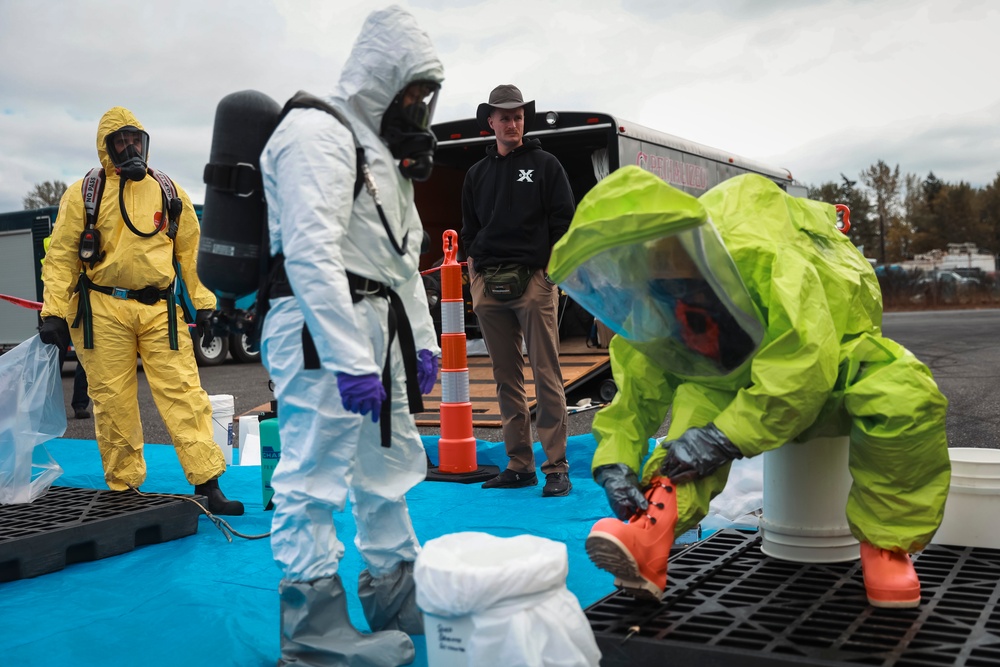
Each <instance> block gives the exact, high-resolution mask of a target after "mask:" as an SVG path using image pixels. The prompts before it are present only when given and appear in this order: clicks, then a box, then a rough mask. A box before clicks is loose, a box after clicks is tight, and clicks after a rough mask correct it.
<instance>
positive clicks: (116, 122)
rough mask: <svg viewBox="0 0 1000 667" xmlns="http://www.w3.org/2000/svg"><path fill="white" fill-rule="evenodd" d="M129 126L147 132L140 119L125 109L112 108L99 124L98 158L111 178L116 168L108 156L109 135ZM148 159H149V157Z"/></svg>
mask: <svg viewBox="0 0 1000 667" xmlns="http://www.w3.org/2000/svg"><path fill="white" fill-rule="evenodd" d="M127 125H131V126H132V127H135V128H136V129H139V130H142V131H143V132H145V131H146V130H145V128H144V127H143V126H142V123H140V122H139V119H138V118H136V117H135V115H133V114H132V112H131V111H129V110H128V109H126V108H125V107H112V108H110V109H108V110H107V111H106V112H105V113H104V115H103V116H101V121H100V122H99V123H98V124H97V157H98V158H99V159H100V161H101V166H103V167H104V169H105V171H106V172H107V173H108V175H109V176H110V175H111V174H113V173H114V172H115V166H114V165H113V164H112V163H111V156H110V155H108V144H107V140H108V135H109V134H111V133H113V132H117V131H118V130H120V129H122V128H123V127H125V126H127ZM146 159H147V160H148V159H149V156H148V155H147V156H146Z"/></svg>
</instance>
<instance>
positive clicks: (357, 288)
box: [258, 255, 424, 447]
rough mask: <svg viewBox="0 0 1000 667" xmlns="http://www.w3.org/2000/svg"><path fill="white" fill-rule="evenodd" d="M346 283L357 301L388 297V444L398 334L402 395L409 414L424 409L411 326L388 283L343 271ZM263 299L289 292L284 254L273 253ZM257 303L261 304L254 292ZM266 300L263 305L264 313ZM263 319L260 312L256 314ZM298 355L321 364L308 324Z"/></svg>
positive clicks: (313, 366) (383, 416) (386, 441)
mask: <svg viewBox="0 0 1000 667" xmlns="http://www.w3.org/2000/svg"><path fill="white" fill-rule="evenodd" d="M347 284H348V285H349V286H350V290H351V301H352V302H353V303H358V302H359V301H361V300H362V299H364V298H368V297H378V298H382V299H388V300H389V322H388V325H389V344H388V346H386V355H385V364H384V365H383V367H382V387H383V388H384V389H385V401H383V402H382V411H381V413H380V414H379V420H380V421H381V422H382V424H381V427H380V428H381V432H382V446H383V447H389V446H390V445H391V444H392V374H391V365H392V352H391V348H392V343H393V341H394V340H395V339H396V338H397V334H398V338H399V348H400V352H401V353H402V356H403V369H404V370H405V372H406V398H407V403H408V404H409V409H410V414H414V415H415V414H418V413H421V412H423V411H424V401H423V397H422V396H421V394H420V385H419V383H418V382H417V346H416V343H415V342H414V339H413V328H412V327H411V326H410V320H409V318H408V317H407V316H406V307H405V306H404V305H403V300H402V299H401V298H400V297H399V295H398V294H396V292H394V291H393V290H392V289H390V288H389V286H388V285H385V284H383V283H380V282H378V281H377V280H371V279H370V278H363V277H361V276H358V275H355V274H353V273H350V272H347ZM265 292H266V294H265V299H264V300H265V301H269V300H270V299H278V298H281V297H286V296H292V295H293V292H292V287H291V284H290V283H289V282H288V276H287V274H286V273H285V267H284V257H283V256H281V255H276V256H275V257H274V263H273V266H272V270H271V278H270V280H269V281H268V284H267V287H266V290H265ZM258 304H261V298H260V295H258ZM267 308H270V304H267V305H266V306H265V310H264V313H265V314H266V312H267V310H266V309H267ZM258 317H260V321H263V317H264V315H258ZM302 357H303V365H304V367H305V368H306V369H307V370H317V369H319V368H320V367H321V364H320V361H319V353H318V352H317V351H316V344H315V343H314V342H313V339H312V334H310V333H309V328H308V327H307V326H306V325H305V324H303V325H302Z"/></svg>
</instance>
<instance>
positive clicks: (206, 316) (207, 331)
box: [194, 310, 215, 347]
mask: <svg viewBox="0 0 1000 667" xmlns="http://www.w3.org/2000/svg"><path fill="white" fill-rule="evenodd" d="M214 315H215V311H214V310H199V311H198V312H197V313H195V316H194V329H195V331H196V332H197V333H198V337H199V338H201V346H202V347H208V346H209V345H211V344H212V341H213V340H215V332H214V331H212V319H213V316H214Z"/></svg>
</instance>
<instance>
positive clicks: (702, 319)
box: [549, 167, 764, 377]
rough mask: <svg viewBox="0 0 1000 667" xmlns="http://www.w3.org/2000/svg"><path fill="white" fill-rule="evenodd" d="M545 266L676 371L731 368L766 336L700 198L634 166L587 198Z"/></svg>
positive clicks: (720, 372) (707, 373) (688, 373)
mask: <svg viewBox="0 0 1000 667" xmlns="http://www.w3.org/2000/svg"><path fill="white" fill-rule="evenodd" d="M549 274H550V277H551V278H552V279H553V280H555V281H556V282H558V283H560V286H561V287H562V289H563V290H564V291H565V292H566V293H567V294H569V295H570V296H571V297H572V298H573V299H574V300H575V301H577V302H578V303H579V304H580V305H582V306H583V307H584V308H586V309H587V310H588V311H590V312H591V313H593V314H594V315H595V317H597V319H599V320H600V321H601V322H603V323H604V324H606V325H607V326H608V327H609V328H611V329H612V330H613V331H614V332H615V333H616V334H618V335H620V336H622V337H623V338H625V339H627V340H628V341H629V342H630V344H632V345H633V346H635V347H636V348H637V349H640V350H641V351H642V352H643V353H644V354H646V355H647V356H649V357H651V358H652V359H654V360H655V361H656V362H657V363H659V364H660V365H661V366H662V367H664V368H666V369H669V370H670V371H671V372H672V373H674V374H676V375H679V376H684V377H712V376H725V375H729V374H730V373H733V372H734V371H736V370H737V369H739V368H741V367H743V366H745V364H746V363H747V362H748V361H749V359H750V358H751V357H752V355H753V353H754V352H755V351H756V349H757V348H758V346H759V344H760V342H761V340H762V339H763V336H764V326H763V324H762V323H761V321H760V318H759V316H758V314H757V311H756V309H755V307H754V305H753V302H752V301H751V299H750V295H749V293H748V292H747V289H746V287H745V286H744V285H743V281H742V279H741V278H740V274H739V272H738V271H737V268H736V265H735V263H734V262H733V260H732V258H731V257H730V256H729V253H728V251H727V250H726V247H725V245H724V244H723V243H722V239H721V238H720V237H719V234H718V232H717V231H716V229H715V227H714V225H713V224H712V222H711V220H710V218H709V215H708V213H707V212H706V210H705V208H704V206H702V204H701V203H700V202H699V201H698V200H697V199H695V198H694V197H691V196H690V195H687V194H684V193H683V192H681V191H680V190H676V189H674V188H672V187H670V186H669V185H667V184H666V183H664V182H663V181H662V180H661V179H659V178H657V177H656V176H654V175H653V174H650V173H648V172H646V171H644V170H642V169H639V168H638V167H625V168H623V169H619V170H617V171H616V172H614V173H613V174H611V175H610V176H608V177H607V178H605V179H604V180H602V181H601V182H600V183H599V184H598V185H597V187H595V188H594V189H593V190H592V191H591V192H590V193H589V194H588V195H587V196H586V197H584V199H583V201H581V202H580V206H579V207H578V209H577V211H576V216H575V217H574V220H573V224H572V226H571V227H570V230H569V232H567V234H566V235H565V236H563V238H562V239H561V240H560V241H559V243H557V244H556V246H555V247H554V249H553V252H552V258H551V261H550V264H549Z"/></svg>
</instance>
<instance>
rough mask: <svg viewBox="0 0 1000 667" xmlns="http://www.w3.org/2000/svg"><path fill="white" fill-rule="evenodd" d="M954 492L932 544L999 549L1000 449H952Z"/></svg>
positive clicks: (951, 489) (951, 494) (946, 504)
mask: <svg viewBox="0 0 1000 667" xmlns="http://www.w3.org/2000/svg"><path fill="white" fill-rule="evenodd" d="M948 454H949V456H950V457H951V488H950V489H949V490H948V502H947V503H945V506H944V519H943V520H942V521H941V527H940V528H939V529H938V531H937V533H936V534H935V535H934V539H932V540H931V542H934V543H937V544H951V545H954V546H961V547H987V548H990V549H1000V449H986V448H981V447H952V448H950V449H949V450H948Z"/></svg>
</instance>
